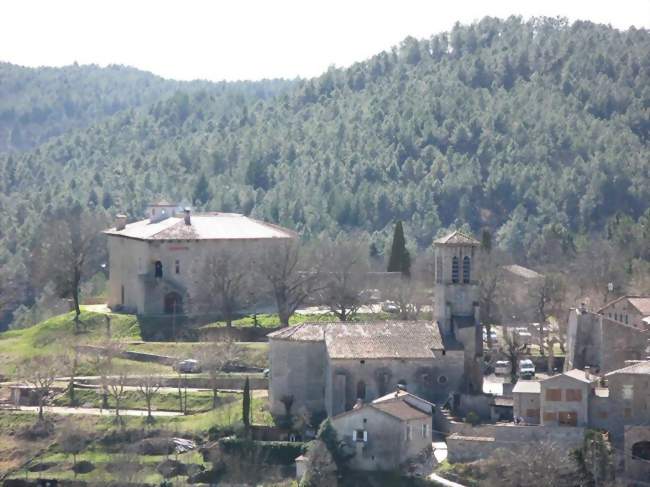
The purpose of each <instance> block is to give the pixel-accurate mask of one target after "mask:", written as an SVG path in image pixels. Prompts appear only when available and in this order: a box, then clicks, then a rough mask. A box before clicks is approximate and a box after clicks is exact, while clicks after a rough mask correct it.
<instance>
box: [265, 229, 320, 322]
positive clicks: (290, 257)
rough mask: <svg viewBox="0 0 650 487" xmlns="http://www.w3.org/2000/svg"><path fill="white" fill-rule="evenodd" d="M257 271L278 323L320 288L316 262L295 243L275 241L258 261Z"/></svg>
mask: <svg viewBox="0 0 650 487" xmlns="http://www.w3.org/2000/svg"><path fill="white" fill-rule="evenodd" d="M259 271H260V273H261V275H262V276H263V277H264V278H265V279H266V280H267V281H268V283H269V285H270V287H271V290H272V292H273V297H274V298H275V302H276V304H277V307H278V317H279V319H280V323H281V324H283V325H285V326H288V325H289V318H291V316H292V315H293V314H294V313H295V312H296V310H297V309H298V308H299V307H300V306H301V305H302V304H304V302H305V301H306V300H307V298H309V296H311V295H313V294H314V293H316V292H318V291H319V290H320V289H321V288H322V284H323V283H322V280H321V267H320V260H319V259H317V258H315V255H314V252H313V250H312V249H309V248H305V247H302V246H301V245H300V243H299V242H295V241H290V242H278V243H277V244H276V245H274V246H272V247H270V248H269V249H268V250H267V251H266V252H265V253H264V254H263V255H262V258H261V261H260V266H259Z"/></svg>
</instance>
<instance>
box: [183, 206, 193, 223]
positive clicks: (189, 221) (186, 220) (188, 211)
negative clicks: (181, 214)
mask: <svg viewBox="0 0 650 487" xmlns="http://www.w3.org/2000/svg"><path fill="white" fill-rule="evenodd" d="M190 213H191V211H190V209H189V208H185V225H191V224H192V220H191V218H190Z"/></svg>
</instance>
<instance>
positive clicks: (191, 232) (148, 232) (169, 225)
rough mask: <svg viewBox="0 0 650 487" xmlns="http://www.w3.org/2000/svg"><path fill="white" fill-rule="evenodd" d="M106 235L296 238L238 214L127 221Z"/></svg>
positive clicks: (188, 237) (196, 238)
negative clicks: (187, 220)
mask: <svg viewBox="0 0 650 487" xmlns="http://www.w3.org/2000/svg"><path fill="white" fill-rule="evenodd" d="M104 233H105V234H106V235H115V236H120V237H126V238H132V239H136V240H228V239H230V240H246V239H276V238H277V239H281V238H295V236H296V234H295V233H294V232H292V231H291V230H288V229H286V228H282V227H280V226H277V225H273V224H271V223H266V222H262V221H259V220H255V219H253V218H249V217H247V216H244V215H239V214H237V213H206V214H196V215H191V218H190V225H186V224H185V220H184V218H183V216H182V215H181V216H180V217H177V216H172V217H168V218H165V219H163V220H159V221H155V222H151V221H150V220H149V219H146V220H140V221H137V222H133V223H129V224H128V225H126V227H124V229H122V230H117V229H116V228H110V229H108V230H106V231H104Z"/></svg>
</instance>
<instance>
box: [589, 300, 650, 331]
mask: <svg viewBox="0 0 650 487" xmlns="http://www.w3.org/2000/svg"><path fill="white" fill-rule="evenodd" d="M600 313H601V314H602V315H603V316H606V317H607V318H609V319H611V320H616V321H620V322H621V323H625V324H626V325H632V326H634V327H635V328H639V329H641V330H645V329H646V328H647V324H646V323H644V322H643V318H644V316H643V315H642V314H641V313H639V310H638V309H636V308H635V307H634V306H632V305H631V304H630V301H629V300H628V299H622V300H620V301H617V302H616V303H612V304H611V305H609V306H607V307H606V308H603V309H602V310H601V312H600Z"/></svg>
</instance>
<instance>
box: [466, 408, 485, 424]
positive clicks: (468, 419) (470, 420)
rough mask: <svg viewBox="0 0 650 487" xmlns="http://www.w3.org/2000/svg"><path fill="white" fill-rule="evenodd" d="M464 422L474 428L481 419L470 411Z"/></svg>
mask: <svg viewBox="0 0 650 487" xmlns="http://www.w3.org/2000/svg"><path fill="white" fill-rule="evenodd" d="M465 421H466V422H468V423H469V424H471V425H472V426H476V425H477V424H479V423H480V422H481V418H479V416H478V414H476V413H475V412H474V411H470V412H469V413H467V417H466V418H465Z"/></svg>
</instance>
